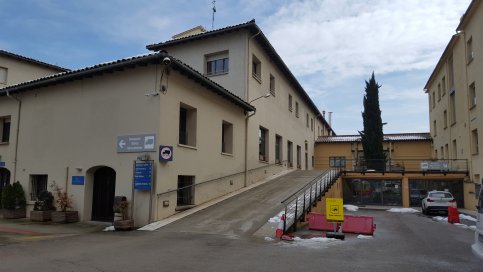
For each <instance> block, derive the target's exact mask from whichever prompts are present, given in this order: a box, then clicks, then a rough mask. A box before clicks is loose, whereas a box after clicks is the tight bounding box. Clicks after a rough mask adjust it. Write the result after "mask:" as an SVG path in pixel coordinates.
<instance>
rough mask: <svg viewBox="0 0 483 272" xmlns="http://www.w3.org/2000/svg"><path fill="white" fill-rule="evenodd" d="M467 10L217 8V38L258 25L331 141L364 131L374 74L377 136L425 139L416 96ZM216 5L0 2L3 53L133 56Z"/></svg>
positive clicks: (203, 18) (436, 1)
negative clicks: (326, 118)
mask: <svg viewBox="0 0 483 272" xmlns="http://www.w3.org/2000/svg"><path fill="white" fill-rule="evenodd" d="M470 2H471V1H470V0H424V1H423V0H292V1H289V0H238V1H231V0H218V1H216V13H215V21H214V28H215V29H216V28H222V27H225V26H229V25H235V24H239V23H243V22H247V21H249V20H251V19H255V20H256V23H257V24H258V25H259V26H260V28H261V29H262V31H263V32H264V34H265V35H266V36H267V37H268V39H269V40H270V42H271V44H272V45H273V47H274V48H275V49H276V50H277V52H278V53H279V55H280V56H281V57H282V59H283V60H284V62H285V63H286V64H287V66H288V67H289V68H290V70H291V71H292V73H293V74H294V75H295V76H296V78H297V79H298V81H299V82H300V84H301V85H302V86H303V87H304V89H305V91H306V92H307V93H308V94H309V95H310V97H311V98H312V100H313V101H314V103H315V104H316V105H317V107H318V108H319V110H320V111H321V112H322V111H323V110H324V111H326V112H333V114H332V127H333V129H334V131H335V132H336V134H338V135H344V134H357V133H358V131H361V130H363V125H362V115H361V113H362V111H363V104H362V101H363V97H364V89H365V81H366V80H369V78H370V76H371V74H372V72H374V74H375V77H376V81H377V82H378V83H379V85H381V88H380V89H379V103H380V107H381V111H382V120H383V122H384V123H387V124H386V125H385V126H384V133H404V132H429V121H428V118H429V113H428V100H427V95H426V94H425V93H424V91H423V88H424V85H425V83H426V81H427V80H428V78H429V76H430V74H431V72H432V71H433V69H434V67H435V65H436V63H437V62H438V60H439V58H440V56H441V54H442V53H443V50H444V48H445V47H446V45H447V43H448V42H449V40H450V38H451V35H453V34H455V29H456V27H457V25H458V23H459V19H460V17H461V15H463V13H464V12H465V10H466V8H467V7H468V5H469V3H470ZM212 7H213V0H196V1H195V0H177V1H173V0H149V1H148V0H136V1H132V0H103V1H99V0H78V1H65V0H15V1H14V0H0V26H1V29H2V30H1V31H0V49H3V50H7V51H10V52H13V53H16V54H20V55H23V56H26V57H30V58H34V59H38V60H41V61H45V62H47V63H51V64H55V65H59V66H62V67H65V68H69V69H78V68H82V67H86V66H91V65H95V64H98V63H102V62H106V61H111V60H116V59H120V58H125V57H130V56H135V55H139V54H143V53H147V52H148V51H147V50H146V49H145V46H146V45H147V44H153V43H158V42H162V41H166V40H169V39H171V36H173V35H175V34H177V33H180V32H183V31H185V30H187V29H190V28H192V27H195V26H198V25H202V26H204V27H205V28H206V29H208V30H211V27H212Z"/></svg>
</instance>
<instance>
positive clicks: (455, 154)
mask: <svg viewBox="0 0 483 272" xmlns="http://www.w3.org/2000/svg"><path fill="white" fill-rule="evenodd" d="M452 149H453V154H452V157H451V158H452V159H458V148H457V146H456V140H453V147H452Z"/></svg>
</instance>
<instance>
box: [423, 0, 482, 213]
mask: <svg viewBox="0 0 483 272" xmlns="http://www.w3.org/2000/svg"><path fill="white" fill-rule="evenodd" d="M482 26H483V4H482V3H481V1H480V0H473V1H472V2H471V4H470V6H469V7H468V9H467V10H466V12H465V14H464V15H463V16H462V18H461V20H460V23H459V25H458V27H457V29H456V34H455V35H453V36H452V37H451V39H450V41H449V43H448V45H447V46H446V49H445V50H444V52H443V55H442V56H441V58H440V60H439V61H438V63H437V65H436V68H435V69H434V71H433V72H432V74H431V76H430V78H429V79H428V82H427V83H426V86H425V87H424V91H425V92H426V93H427V94H428V99H429V116H430V126H431V135H432V137H433V152H432V153H433V157H434V158H435V159H445V160H452V159H466V160H468V162H469V177H468V178H467V179H466V180H465V183H464V192H465V195H468V196H471V197H467V198H465V207H466V208H467V209H475V205H476V202H477V193H478V191H479V188H481V183H482V178H483V153H482V152H480V150H479V149H480V147H479V143H481V142H482V131H483V119H482V118H481V117H482V116H483V107H482V105H481V104H482V101H481V98H482V97H483V93H482V91H481V90H482V88H481V86H483V81H482V78H481V75H483V54H482V53H483V32H482Z"/></svg>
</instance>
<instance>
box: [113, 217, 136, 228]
mask: <svg viewBox="0 0 483 272" xmlns="http://www.w3.org/2000/svg"><path fill="white" fill-rule="evenodd" d="M112 225H113V226H114V229H115V230H132V229H134V221H133V220H131V219H128V220H117V221H114V222H113V223H112Z"/></svg>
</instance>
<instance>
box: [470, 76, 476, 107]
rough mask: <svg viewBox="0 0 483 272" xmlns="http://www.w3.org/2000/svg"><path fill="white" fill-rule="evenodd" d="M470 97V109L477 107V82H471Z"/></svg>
mask: <svg viewBox="0 0 483 272" xmlns="http://www.w3.org/2000/svg"><path fill="white" fill-rule="evenodd" d="M469 97H470V109H471V108H473V107H476V87H475V83H474V82H473V83H471V85H470V89H469Z"/></svg>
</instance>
